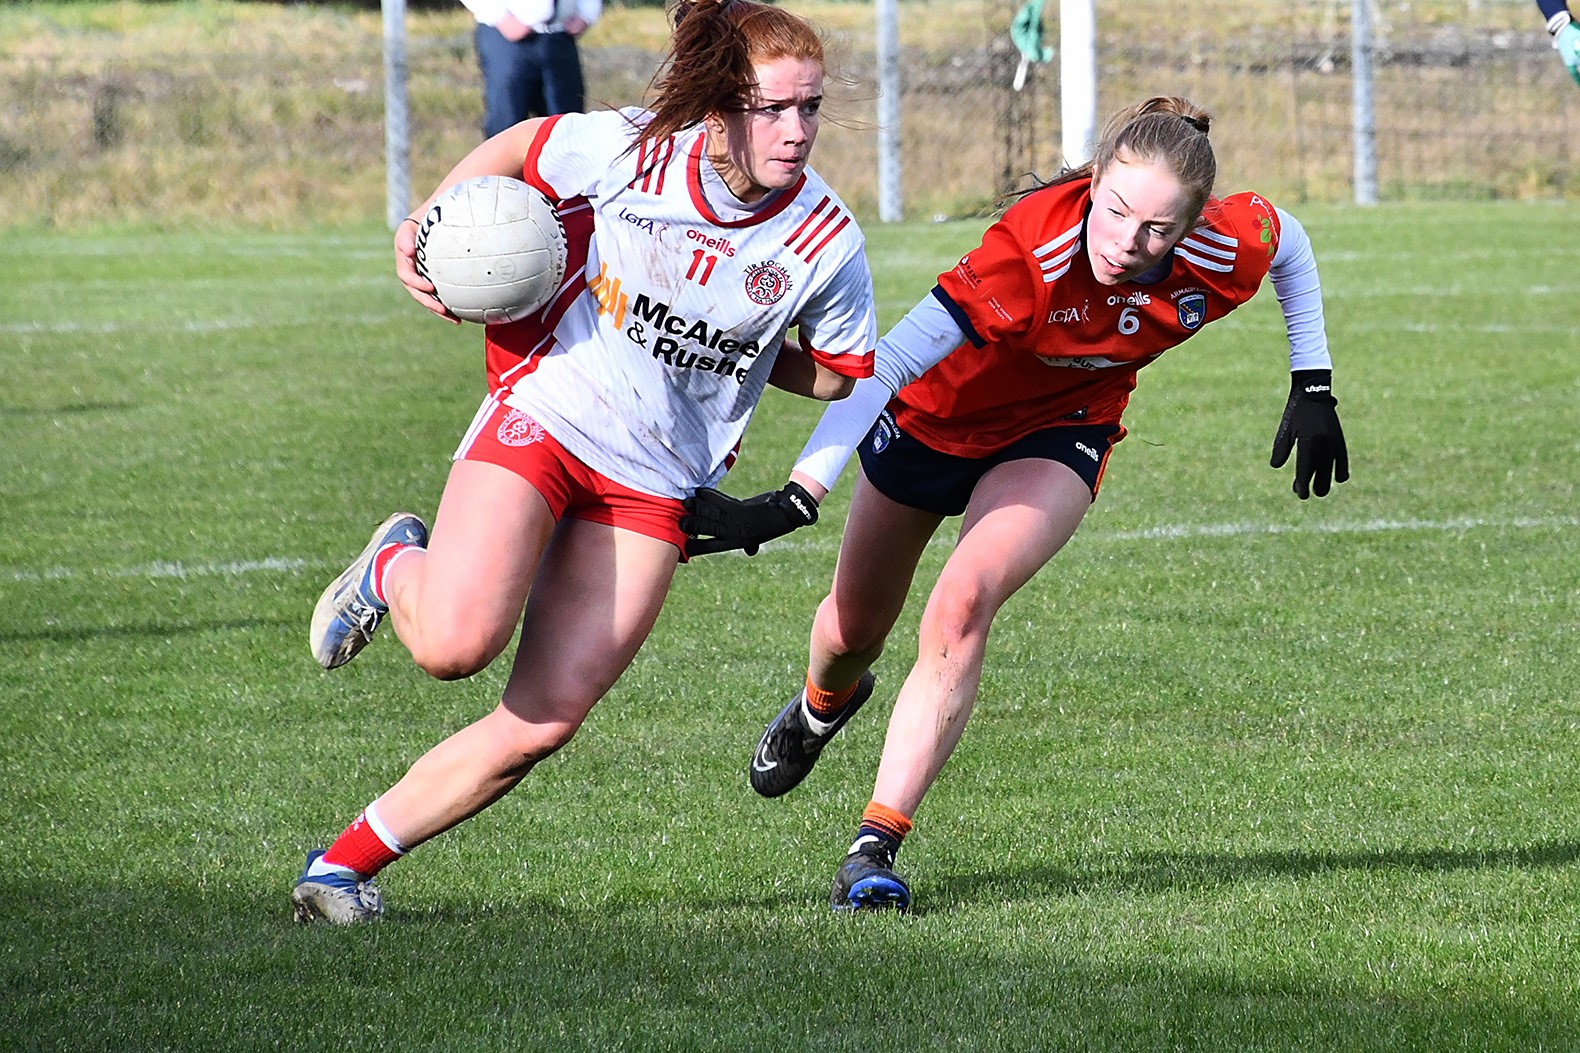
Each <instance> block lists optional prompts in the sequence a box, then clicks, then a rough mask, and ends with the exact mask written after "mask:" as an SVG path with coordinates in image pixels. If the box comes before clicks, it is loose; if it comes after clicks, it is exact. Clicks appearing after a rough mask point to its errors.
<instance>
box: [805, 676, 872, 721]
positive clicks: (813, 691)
mask: <svg viewBox="0 0 1580 1053" xmlns="http://www.w3.org/2000/svg"><path fill="white" fill-rule="evenodd" d="M857 683H860V681H859V680H858V681H857ZM855 693H856V684H851V685H850V686H849V687H847V688H842V689H841V690H839V691H824V690H823V689H822V688H821V687H818V686H817V685H816V684H814V683H812V674H811V673H808V674H807V677H806V708H807V709H809V710H811V711H812V715H813V716H814V717H816V718H817V719H819V720H832V719H833V718H835V717H837V716H839V711H840V710H842V709H844V708H845V703H846V702H849V701H850V697H851V696H852V695H854V694H855Z"/></svg>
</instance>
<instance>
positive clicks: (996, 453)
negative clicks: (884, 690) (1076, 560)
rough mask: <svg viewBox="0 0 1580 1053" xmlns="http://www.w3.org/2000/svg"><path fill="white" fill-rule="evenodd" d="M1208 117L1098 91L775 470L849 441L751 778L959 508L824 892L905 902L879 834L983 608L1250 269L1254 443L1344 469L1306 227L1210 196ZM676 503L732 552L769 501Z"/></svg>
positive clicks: (863, 650)
mask: <svg viewBox="0 0 1580 1053" xmlns="http://www.w3.org/2000/svg"><path fill="white" fill-rule="evenodd" d="M1210 120H1211V118H1210V117H1209V115H1208V114H1206V113H1205V112H1203V111H1202V110H1200V109H1198V108H1197V107H1196V106H1194V105H1193V104H1191V103H1190V102H1188V101H1186V100H1184V99H1178V98H1154V99H1149V100H1147V101H1146V102H1144V103H1141V104H1140V105H1138V106H1135V107H1132V108H1130V109H1128V110H1126V111H1124V112H1122V113H1120V114H1119V115H1118V116H1117V117H1116V118H1115V119H1114V120H1113V121H1112V122H1110V124H1109V126H1108V128H1107V129H1106V130H1105V133H1104V137H1103V139H1102V141H1101V142H1100V143H1099V144H1098V146H1097V149H1096V151H1095V156H1094V159H1093V160H1092V161H1091V162H1090V163H1089V164H1086V165H1083V166H1082V167H1080V168H1078V169H1075V170H1073V171H1068V172H1066V173H1064V174H1063V175H1061V176H1060V177H1058V178H1056V179H1054V180H1053V181H1052V183H1050V184H1048V185H1046V186H1043V187H1040V188H1038V189H1037V190H1034V191H1032V192H1031V193H1029V194H1027V195H1025V196H1024V197H1023V198H1022V199H1021V200H1020V201H1018V202H1017V203H1016V204H1015V205H1014V206H1013V207H1011V208H1010V209H1009V210H1008V211H1007V212H1006V213H1005V214H1004V216H1003V218H1002V219H1000V220H999V221H998V222H997V223H995V224H994V225H993V226H992V227H991V228H989V230H988V231H987V233H986V234H985V235H984V237H983V239H982V243H981V245H979V246H978V247H976V248H974V249H972V250H971V251H970V252H968V253H967V254H966V255H965V256H964V257H962V258H961V260H960V262H959V263H958V264H957V265H956V266H955V267H954V268H953V269H952V270H950V271H948V272H947V273H945V274H943V275H941V276H940V277H939V279H938V284H937V286H936V287H935V288H934V289H933V291H932V292H931V293H930V294H929V295H928V296H925V297H923V299H922V301H921V302H920V303H919V304H918V305H917V306H916V307H915V308H913V309H912V310H911V312H910V313H909V314H908V315H907V316H906V317H905V318H904V319H903V320H902V321H901V322H900V323H899V324H898V325H896V326H895V328H894V329H893V330H892V331H891V332H889V333H888V334H887V335H886V336H885V337H884V338H883V339H882V340H881V341H880V342H879V345H878V353H877V357H876V361H875V363H874V365H875V370H876V375H874V376H873V377H871V378H869V379H867V380H863V381H860V382H859V383H858V384H857V385H856V390H855V392H854V393H853V394H852V395H851V397H850V398H849V399H847V400H846V401H845V402H844V403H842V404H836V405H835V406H834V407H831V408H830V409H829V410H827V411H825V413H824V416H823V419H822V421H821V422H820V423H819V425H818V427H817V429H816V431H814V433H813V436H812V438H811V440H810V441H809V442H808V444H807V448H806V449H805V450H804V451H803V453H802V456H801V459H800V460H799V461H798V463H797V465H796V470H795V472H794V473H793V474H792V485H797V484H799V485H800V486H802V487H804V488H805V489H806V490H807V491H808V492H809V493H810V494H811V495H812V497H813V498H814V499H816V500H821V499H822V497H823V496H824V495H825V494H826V493H827V492H828V489H829V488H830V487H831V486H832V485H833V483H834V480H835V479H836V478H837V477H838V475H839V473H840V471H841V469H842V468H843V466H844V464H845V462H846V460H848V458H849V456H850V454H851V453H852V452H853V450H854V449H855V448H856V447H857V446H858V445H859V446H860V455H861V473H860V475H859V477H858V478H857V480H856V489H855V493H854V495H853V497H852V501H851V509H850V517H849V519H848V521H847V522H846V524H845V534H844V540H843V542H842V543H841V546H840V553H839V563H838V566H837V568H836V570H835V572H834V583H833V588H832V591H831V592H830V594H829V596H828V597H827V598H826V599H825V600H824V601H823V602H822V604H821V605H820V606H819V608H818V611H817V615H816V617H815V619H814V621H813V625H812V639H811V656H810V661H809V663H808V670H807V680H806V686H805V688H804V689H803V690H800V691H798V692H797V693H796V695H795V697H794V698H792V699H791V700H790V702H789V704H788V705H787V706H785V708H784V710H783V711H782V712H780V714H779V715H778V716H777V717H776V718H774V720H773V722H772V723H770V724H769V726H768V729H767V730H766V731H765V732H764V734H763V737H762V740H761V741H760V742H759V744H758V747H757V750H756V752H755V753H754V754H753V756H752V761H751V769H750V777H751V782H752V786H753V788H754V789H756V790H757V792H758V793H760V794H763V795H764V796H767V797H776V796H778V795H780V794H782V793H785V792H787V791H789V790H790V789H792V788H794V787H795V786H796V785H797V784H798V783H800V781H801V780H802V779H803V778H804V777H805V776H806V775H807V773H808V772H810V771H811V770H812V766H813V764H814V763H815V762H816V760H817V757H818V754H819V753H820V752H821V750H822V748H823V746H824V745H825V744H826V743H827V742H828V740H829V739H830V738H832V737H833V735H834V733H835V732H836V731H838V730H839V728H840V727H842V726H843V725H844V723H845V722H846V721H847V720H848V719H849V718H850V717H851V715H852V714H853V713H854V712H855V711H856V709H857V708H858V707H859V706H860V705H861V704H862V703H863V702H865V701H866V699H867V698H868V697H869V696H870V695H871V694H872V689H873V675H872V673H871V667H872V664H873V663H874V661H876V659H877V658H878V656H879V654H881V653H882V651H883V647H884V643H885V641H886V639H887V637H888V635H889V632H890V631H891V630H892V629H893V627H894V623H895V620H896V619H897V618H898V617H899V614H900V610H901V608H902V607H903V605H904V603H905V598H906V594H907V593H908V592H909V590H910V586H911V581H912V578H913V576H914V574H915V571H916V566H917V563H918V561H919V559H920V558H921V554H922V550H923V548H924V546H925V545H926V544H927V542H928V540H929V539H930V538H931V537H932V536H933V534H934V532H935V531H937V529H938V527H939V525H940V524H941V523H942V522H943V520H944V519H945V518H946V517H948V516H954V515H961V514H963V515H964V520H963V522H962V524H961V527H960V536H959V538H958V540H957V541H956V543H955V548H954V551H953V553H952V554H951V555H950V557H949V560H948V562H947V564H946V565H945V567H944V569H943V571H942V573H941V574H940V576H939V578H938V582H937V584H935V585H934V587H933V590H932V594H931V595H930V596H929V598H928V601H927V606H926V609H925V612H924V613H923V615H922V622H921V629H920V641H919V646H918V656H917V660H916V664H915V665H914V666H913V667H912V669H911V672H910V675H909V676H908V677H907V678H906V680H905V683H904V684H903V686H902V687H901V688H900V692H899V696H898V698H897V699H896V701H895V704H894V712H893V715H892V716H891V718H890V721H889V730H888V736H887V740H886V741H885V743H884V748H883V756H882V759H881V761H880V762H879V765H878V775H877V783H876V786H875V787H874V789H873V794H872V801H871V803H870V804H869V805H868V806H867V808H866V810H865V812H864V813H863V816H862V821H861V825H860V828H859V832H858V834H857V836H856V840H855V843H854V844H852V845H851V848H850V850H849V852H848V854H847V855H846V858H845V860H844V862H843V864H842V865H841V866H840V867H839V869H838V872H837V874H836V876H835V880H834V888H833V894H832V897H831V905H832V906H833V907H834V908H835V909H837V910H858V909H869V908H882V907H897V908H901V909H903V908H905V907H907V906H908V905H909V903H910V890H909V888H908V887H907V886H906V884H905V882H904V880H903V879H901V878H900V877H899V876H898V875H896V874H895V873H894V871H893V866H894V856H895V852H896V851H897V850H898V849H899V847H900V842H901V839H902V838H903V837H904V836H905V835H906V833H907V832H909V830H910V828H911V819H912V816H913V815H914V814H915V812H916V809H917V807H918V806H919V805H920V804H921V802H922V797H923V795H924V794H926V792H927V790H928V788H929V787H931V786H932V784H933V781H934V780H935V779H936V778H937V777H938V773H939V771H940V769H942V767H943V765H944V762H945V761H946V760H947V759H948V757H949V755H950V753H951V752H952V751H953V749H954V747H955V744H956V743H957V742H958V741H959V739H960V735H961V732H962V731H963V730H964V728H965V724H966V719H967V717H969V715H970V713H971V709H972V706H973V704H974V703H975V701H976V697H977V689H978V685H979V684H980V682H981V676H982V658H983V652H984V649H985V647H986V643H987V636H988V630H989V627H990V625H991V623H992V620H993V617H994V615H995V614H996V613H997V612H998V610H999V608H1000V607H1001V606H1002V605H1003V604H1004V602H1005V601H1006V600H1007V599H1009V597H1010V596H1011V595H1012V594H1013V593H1014V592H1015V591H1016V590H1017V589H1019V588H1020V587H1021V586H1022V585H1024V584H1025V583H1026V582H1027V581H1028V580H1030V578H1031V577H1032V575H1033V574H1035V573H1036V572H1037V571H1038V570H1040V569H1041V568H1042V566H1043V565H1044V564H1046V563H1047V562H1048V560H1049V559H1051V558H1052V557H1053V555H1054V553H1056V552H1058V551H1059V549H1060V548H1062V547H1063V546H1064V544H1065V542H1067V541H1069V539H1070V537H1071V536H1072V535H1073V534H1074V533H1075V530H1076V528H1077V527H1078V526H1079V525H1080V523H1081V519H1082V517H1084V516H1085V515H1086V510H1087V509H1088V508H1089V507H1090V506H1091V504H1092V501H1093V500H1094V499H1095V497H1096V495H1097V490H1098V486H1099V483H1100V482H1101V479H1102V474H1103V468H1104V466H1105V465H1106V463H1107V461H1108V456H1109V453H1110V451H1111V450H1112V448H1113V446H1114V444H1115V443H1117V442H1118V441H1119V440H1120V439H1121V438H1123V437H1124V434H1125V432H1124V428H1123V426H1122V425H1121V423H1120V418H1121V416H1122V414H1123V412H1124V409H1125V405H1126V403H1127V402H1128V400H1129V397H1130V392H1131V391H1132V390H1133V389H1134V387H1135V382H1136V372H1137V370H1139V369H1140V368H1141V367H1142V366H1144V365H1146V364H1147V363H1148V362H1151V361H1152V360H1154V359H1155V358H1157V357H1158V356H1159V355H1161V354H1162V353H1163V352H1164V351H1166V350H1168V349H1169V348H1171V347H1174V346H1175V345H1176V344H1179V343H1181V342H1182V341H1184V340H1186V339H1188V338H1189V337H1191V336H1192V335H1194V334H1195V333H1197V332H1199V331H1200V330H1201V329H1202V328H1203V327H1204V326H1206V325H1208V324H1209V323H1211V322H1213V321H1215V320H1216V319H1219V318H1222V317H1223V316H1224V315H1226V314H1228V313H1229V312H1230V311H1232V310H1234V309H1235V308H1236V307H1238V306H1240V305H1241V304H1242V303H1244V302H1246V301H1247V300H1249V299H1250V298H1251V296H1252V295H1253V294H1254V293H1255V292H1256V290H1257V288H1258V287H1259V286H1260V285H1261V282H1262V278H1263V277H1264V276H1269V275H1270V276H1271V279H1272V283H1273V286H1274V288H1275V290H1276V292H1277V294H1278V298H1279V302H1280V304H1281V305H1282V307H1283V312H1284V319H1285V325H1286V328H1287V330H1288V336H1289V343H1290V364H1291V370H1292V377H1293V384H1292V389H1291V392H1290V396H1289V400H1288V402H1287V404H1286V406H1285V409H1284V416H1283V420H1282V421H1281V422H1280V424H1279V427H1278V432H1277V435H1276V437H1275V439H1274V442H1273V455H1272V465H1273V467H1275V468H1279V467H1282V466H1283V464H1284V463H1285V461H1286V460H1287V459H1288V457H1289V454H1290V452H1291V450H1295V451H1296V463H1295V481H1294V490H1295V493H1296V494H1297V495H1298V496H1299V497H1301V498H1302V499H1304V498H1306V497H1307V496H1308V495H1309V494H1310V493H1313V492H1314V493H1316V494H1317V495H1318V496H1319V497H1320V496H1324V495H1326V494H1327V493H1328V491H1329V489H1330V486H1331V483H1332V481H1334V480H1337V481H1339V482H1343V481H1344V480H1345V479H1347V478H1348V477H1349V465H1348V455H1347V452H1346V449H1345V445H1344V437H1343V433H1342V431H1341V430H1340V427H1339V421H1338V417H1337V414H1336V413H1335V410H1334V405H1335V400H1334V398H1333V396H1332V394H1331V390H1330V389H1331V378H1332V363H1331V360H1330V358H1329V356H1328V349H1327V338H1326V335H1325V333H1324V329H1323V314H1322V297H1321V288H1320V285H1319V284H1318V280H1317V269H1316V262H1315V259H1314V258H1313V255H1312V251H1311V243H1310V240H1309V239H1308V238H1307V237H1306V234H1305V232H1304V230H1303V229H1302V228H1301V227H1300V225H1299V223H1297V222H1296V221H1295V219H1294V218H1293V217H1292V216H1290V215H1288V214H1287V213H1285V212H1282V211H1280V210H1278V209H1275V208H1274V207H1273V206H1272V205H1271V204H1269V203H1268V202H1267V201H1266V200H1264V199H1263V198H1261V197H1259V196H1257V195H1255V194H1249V193H1244V194H1235V195H1232V196H1229V197H1224V198H1215V197H1213V196H1212V186H1213V180H1214V178H1215V176H1216V170H1217V165H1216V162H1215V160H1214V157H1213V151H1212V146H1211V144H1210V143H1209V141H1208V137H1207V131H1208V127H1209V124H1210ZM781 493H782V491H781ZM764 496H765V497H767V496H769V495H764ZM690 507H691V510H692V514H691V516H690V517H689V518H688V519H685V520H682V523H681V526H682V528H684V529H686V530H688V531H689V532H691V533H692V534H693V535H698V536H706V538H707V541H706V543H707V544H708V545H709V547H710V550H717V549H720V548H724V547H728V546H730V545H731V544H734V545H735V546H737V547H742V548H747V549H748V551H750V550H751V549H753V548H754V547H755V546H756V545H759V544H761V543H763V542H764V541H767V540H771V539H772V538H773V537H775V536H778V535H780V534H783V533H785V532H787V530H788V529H789V527H790V524H791V520H790V519H789V518H788V517H787V516H783V515H775V514H774V512H773V508H772V502H771V501H764V500H763V498H753V499H751V500H749V501H736V500H734V499H732V498H729V497H727V496H725V495H723V494H720V493H718V492H717V491H699V493H698V495H697V497H696V498H695V499H693V500H692V501H691V502H690Z"/></svg>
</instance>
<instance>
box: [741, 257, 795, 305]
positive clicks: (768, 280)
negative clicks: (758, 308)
mask: <svg viewBox="0 0 1580 1053" xmlns="http://www.w3.org/2000/svg"><path fill="white" fill-rule="evenodd" d="M791 284H792V283H791V281H790V272H789V271H787V270H785V269H784V268H783V267H781V266H779V264H777V263H775V262H774V261H773V260H764V261H763V262H762V263H754V264H752V265H751V266H750V267H747V268H746V298H747V299H749V300H751V301H752V303H755V304H761V305H762V306H764V307H769V306H771V305H773V304H776V303H778V302H779V301H780V300H782V299H784V295H785V293H787V292H789V291H790V286H791Z"/></svg>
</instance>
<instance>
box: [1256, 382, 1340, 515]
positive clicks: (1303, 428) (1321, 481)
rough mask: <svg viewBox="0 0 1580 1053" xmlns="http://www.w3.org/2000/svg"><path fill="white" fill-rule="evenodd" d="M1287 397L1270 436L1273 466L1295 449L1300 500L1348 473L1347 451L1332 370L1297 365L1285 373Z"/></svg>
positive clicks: (1325, 491)
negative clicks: (1287, 376)
mask: <svg viewBox="0 0 1580 1053" xmlns="http://www.w3.org/2000/svg"><path fill="white" fill-rule="evenodd" d="M1289 379H1290V384H1289V401H1288V402H1286V403H1285V404H1284V419H1283V420H1281V421H1279V422H1278V434H1277V435H1275V436H1273V459H1272V461H1271V462H1270V463H1271V464H1272V466H1273V467H1274V468H1282V467H1283V466H1284V462H1285V461H1287V460H1289V451H1290V450H1291V449H1294V450H1295V451H1296V452H1295V496H1297V497H1299V498H1300V499H1301V500H1302V501H1304V500H1305V499H1306V498H1307V497H1309V496H1311V495H1312V494H1316V495H1317V496H1318V497H1326V496H1328V490H1329V488H1330V487H1331V485H1332V484H1333V483H1342V482H1344V481H1345V480H1346V479H1348V478H1349V477H1350V455H1349V451H1348V450H1347V449H1346V448H1345V446H1344V429H1343V428H1341V427H1339V414H1338V411H1337V410H1335V409H1334V407H1335V406H1337V405H1338V404H1339V400H1338V399H1336V398H1334V397H1333V371H1332V370H1330V369H1297V370H1295V371H1294V372H1293V373H1291V374H1290V375H1289Z"/></svg>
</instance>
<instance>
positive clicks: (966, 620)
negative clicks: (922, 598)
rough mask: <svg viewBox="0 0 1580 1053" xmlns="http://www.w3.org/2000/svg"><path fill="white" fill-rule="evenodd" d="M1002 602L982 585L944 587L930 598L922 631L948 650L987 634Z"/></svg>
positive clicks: (923, 635) (924, 639) (926, 638)
mask: <svg viewBox="0 0 1580 1053" xmlns="http://www.w3.org/2000/svg"><path fill="white" fill-rule="evenodd" d="M997 611H998V605H997V604H996V603H994V602H992V600H991V599H990V598H989V597H988V596H987V595H985V594H984V593H983V592H982V591H981V590H980V589H976V588H972V587H969V586H953V587H949V588H944V587H940V588H938V589H935V590H934V592H933V595H932V598H931V599H929V600H928V601H927V610H926V611H925V612H924V613H923V614H922V624H921V635H922V639H923V641H924V642H927V641H931V642H932V643H934V644H935V645H937V646H940V647H942V648H944V649H945V650H950V651H953V650H957V649H958V648H959V647H960V646H961V645H963V644H967V643H970V642H972V641H979V640H981V639H982V638H984V637H986V635H987V631H988V627H989V626H990V625H991V624H992V621H993V615H994V614H995V613H997Z"/></svg>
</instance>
